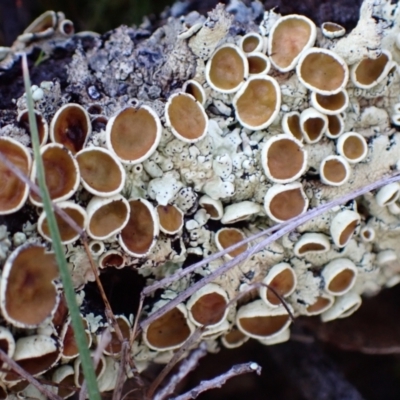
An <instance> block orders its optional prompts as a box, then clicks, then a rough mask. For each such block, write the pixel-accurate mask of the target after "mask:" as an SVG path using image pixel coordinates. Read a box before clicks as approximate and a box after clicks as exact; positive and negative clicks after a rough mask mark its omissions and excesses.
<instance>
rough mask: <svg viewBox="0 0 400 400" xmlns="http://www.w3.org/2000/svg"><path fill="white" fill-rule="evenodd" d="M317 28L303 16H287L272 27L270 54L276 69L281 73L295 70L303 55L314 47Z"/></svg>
mask: <svg viewBox="0 0 400 400" xmlns="http://www.w3.org/2000/svg"><path fill="white" fill-rule="evenodd" d="M316 37H317V28H316V26H315V24H314V22H312V21H311V20H310V19H308V18H307V17H305V16H303V15H296V14H292V15H287V16H285V17H281V18H279V19H278V20H277V21H276V22H275V24H274V25H273V26H272V28H271V31H270V33H269V39H268V54H269V56H270V58H271V62H272V64H273V65H274V67H275V68H276V69H277V70H279V71H281V72H288V71H290V70H292V69H294V68H295V67H296V65H297V62H298V60H299V58H300V56H301V54H302V53H303V52H304V51H305V50H306V49H308V48H310V47H311V46H313V45H314V43H315V39H316Z"/></svg>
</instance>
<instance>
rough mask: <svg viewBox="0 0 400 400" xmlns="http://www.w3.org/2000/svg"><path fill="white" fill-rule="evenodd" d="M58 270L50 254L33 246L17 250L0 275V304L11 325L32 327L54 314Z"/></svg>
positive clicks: (41, 248) (28, 244) (21, 247)
mask: <svg viewBox="0 0 400 400" xmlns="http://www.w3.org/2000/svg"><path fill="white" fill-rule="evenodd" d="M57 278H58V267H57V262H56V258H55V256H54V253H48V252H47V251H46V249H45V248H44V247H43V246H41V245H37V244H31V243H27V244H24V245H22V246H20V247H17V248H16V249H15V250H14V251H13V252H12V253H11V254H10V256H9V257H8V259H7V261H6V263H5V264H4V268H3V273H2V284H1V287H0V305H1V311H2V314H3V316H4V318H5V319H6V320H7V321H8V322H10V323H11V324H13V325H15V326H17V327H22V328H29V327H32V328H33V327H36V326H38V325H39V324H40V323H42V322H43V321H44V320H45V319H46V318H47V317H50V316H51V315H52V313H54V312H55V310H56V308H57V304H58V301H59V296H58V293H57V290H56V287H55V284H54V280H55V279H57Z"/></svg>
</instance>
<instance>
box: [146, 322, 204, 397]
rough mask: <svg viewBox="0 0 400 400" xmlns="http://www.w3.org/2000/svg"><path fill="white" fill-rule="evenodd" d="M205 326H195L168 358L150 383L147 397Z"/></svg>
mask: <svg viewBox="0 0 400 400" xmlns="http://www.w3.org/2000/svg"><path fill="white" fill-rule="evenodd" d="M204 329H205V326H203V327H201V328H196V330H195V331H194V332H193V333H192V334H191V335H190V336H189V337H188V339H187V340H186V342H185V343H183V345H182V346H181V347H179V349H178V350H177V351H176V352H175V354H174V356H173V357H172V358H171V360H169V362H168V364H167V365H166V366H165V367H164V368H163V370H162V371H161V372H160V374H159V375H158V376H157V378H156V379H154V381H153V382H152V383H151V385H150V387H149V389H148V390H147V393H146V398H147V399H152V398H153V395H154V393H155V391H156V390H157V388H158V387H159V386H160V384H161V382H162V381H163V380H164V379H165V377H166V376H167V375H168V374H169V373H170V372H171V370H172V368H174V367H175V365H176V364H177V363H178V362H179V360H180V359H181V358H182V356H183V354H184V353H185V352H186V351H188V350H189V349H190V347H191V346H192V345H193V344H194V343H196V342H197V341H198V340H199V339H200V337H201V335H202V333H203V332H204Z"/></svg>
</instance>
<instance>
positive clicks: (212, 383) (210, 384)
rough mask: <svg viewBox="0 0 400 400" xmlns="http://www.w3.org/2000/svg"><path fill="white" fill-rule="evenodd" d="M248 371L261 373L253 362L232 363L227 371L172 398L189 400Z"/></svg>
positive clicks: (259, 368)
mask: <svg viewBox="0 0 400 400" xmlns="http://www.w3.org/2000/svg"><path fill="white" fill-rule="evenodd" d="M249 372H256V373H257V375H260V374H261V367H260V366H259V365H258V364H257V363H255V362H248V363H244V364H238V365H234V366H233V367H232V368H231V369H230V370H229V371H227V372H225V373H224V374H221V375H219V376H217V377H216V378H213V379H210V380H208V381H202V382H200V384H199V385H198V386H196V387H195V388H194V389H191V390H189V391H188V392H186V393H184V394H181V395H180V396H177V397H175V398H174V400H190V399H195V398H196V397H197V396H198V395H199V394H200V393H202V392H205V391H207V390H210V389H217V388H220V387H221V386H222V385H223V384H224V383H225V382H226V381H227V380H228V379H231V378H234V377H235V376H238V375H242V374H247V373H249Z"/></svg>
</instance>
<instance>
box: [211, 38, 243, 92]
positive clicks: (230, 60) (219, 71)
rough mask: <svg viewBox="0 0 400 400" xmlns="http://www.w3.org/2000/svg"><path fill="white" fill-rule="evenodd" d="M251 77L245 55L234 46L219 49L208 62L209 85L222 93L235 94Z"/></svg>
mask: <svg viewBox="0 0 400 400" xmlns="http://www.w3.org/2000/svg"><path fill="white" fill-rule="evenodd" d="M248 75H249V64H248V62H247V59H246V55H245V53H244V52H243V51H242V50H241V49H240V48H239V47H238V46H235V45H234V44H225V45H223V46H221V47H219V48H218V49H217V50H215V52H214V53H213V55H212V56H211V58H210V60H209V61H208V62H207V65H206V70H205V76H206V80H207V83H208V84H209V85H210V86H211V87H212V88H213V89H214V90H216V91H218V92H221V93H235V92H236V91H237V90H238V89H239V87H240V86H241V84H242V83H243V82H244V81H245V79H246V78H247V77H248Z"/></svg>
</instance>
